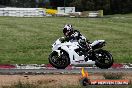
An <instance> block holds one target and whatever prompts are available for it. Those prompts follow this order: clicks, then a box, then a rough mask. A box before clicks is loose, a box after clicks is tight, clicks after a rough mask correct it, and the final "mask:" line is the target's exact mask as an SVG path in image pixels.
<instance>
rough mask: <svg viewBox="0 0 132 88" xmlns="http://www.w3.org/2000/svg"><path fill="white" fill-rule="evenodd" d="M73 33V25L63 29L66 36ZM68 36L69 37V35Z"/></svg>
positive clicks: (67, 25)
mask: <svg viewBox="0 0 132 88" xmlns="http://www.w3.org/2000/svg"><path fill="white" fill-rule="evenodd" d="M72 31H73V28H72V25H70V24H66V25H65V26H64V28H63V33H64V35H65V34H66V33H67V32H68V33H69V34H70V33H71V32H72ZM69 34H68V35H69Z"/></svg>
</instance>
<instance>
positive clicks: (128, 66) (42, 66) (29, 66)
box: [0, 63, 132, 70]
mask: <svg viewBox="0 0 132 88" xmlns="http://www.w3.org/2000/svg"><path fill="white" fill-rule="evenodd" d="M80 68H81V67H75V66H71V65H69V66H68V67H67V68H66V69H69V70H70V69H80ZM84 68H91V69H98V67H96V65H89V66H88V67H84ZM111 68H112V69H131V68H132V64H131V63H114V64H113V65H112V67H111ZM0 69H56V68H54V67H53V66H52V65H50V64H40V65H39V64H1V65H0Z"/></svg>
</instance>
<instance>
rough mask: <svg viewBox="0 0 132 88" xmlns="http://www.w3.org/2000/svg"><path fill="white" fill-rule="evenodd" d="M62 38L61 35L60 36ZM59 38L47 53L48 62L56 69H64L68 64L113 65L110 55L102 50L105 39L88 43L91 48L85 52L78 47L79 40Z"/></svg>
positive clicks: (106, 66)
mask: <svg viewBox="0 0 132 88" xmlns="http://www.w3.org/2000/svg"><path fill="white" fill-rule="evenodd" d="M62 38H63V37H62ZM62 38H59V39H57V40H56V41H55V43H54V44H53V45H52V52H51V54H50V55H49V63H50V64H51V65H52V66H53V67H55V68H57V69H65V68H66V67H67V66H68V65H74V66H83V67H84V66H88V65H89V64H95V65H96V66H97V67H99V68H102V69H107V68H110V67H111V66H112V65H113V62H114V60H113V57H112V55H111V54H110V53H109V52H108V51H106V50H103V49H102V47H103V46H104V45H105V40H95V41H94V42H93V43H90V44H89V46H90V47H91V49H90V50H89V51H87V52H85V51H84V50H83V49H81V48H80V44H79V42H64V43H62V42H61V39H62Z"/></svg>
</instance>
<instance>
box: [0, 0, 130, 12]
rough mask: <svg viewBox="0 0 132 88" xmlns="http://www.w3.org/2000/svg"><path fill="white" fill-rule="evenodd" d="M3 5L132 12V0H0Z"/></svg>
mask: <svg viewBox="0 0 132 88" xmlns="http://www.w3.org/2000/svg"><path fill="white" fill-rule="evenodd" d="M0 4H1V5H7V6H13V7H25V8H35V7H40V8H53V9H56V8H57V7H58V6H64V7H69V6H70V7H76V11H90V10H91V11H93V10H94V11H95V10H104V13H105V14H119V13H121V14H123V13H131V12H132V0H0Z"/></svg>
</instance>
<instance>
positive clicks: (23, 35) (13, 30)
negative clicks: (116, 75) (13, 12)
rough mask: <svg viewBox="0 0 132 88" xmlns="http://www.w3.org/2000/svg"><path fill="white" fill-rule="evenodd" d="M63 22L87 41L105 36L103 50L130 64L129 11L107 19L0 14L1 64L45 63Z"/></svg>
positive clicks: (131, 20) (131, 34)
mask: <svg viewBox="0 0 132 88" xmlns="http://www.w3.org/2000/svg"><path fill="white" fill-rule="evenodd" d="M124 17H125V18H124ZM66 23H69V24H72V25H73V26H74V28H75V29H78V30H79V31H81V32H82V34H83V35H84V36H86V37H87V38H88V39H89V40H90V41H93V40H96V39H105V40H106V42H107V45H106V46H105V49H107V50H108V51H110V52H111V53H112V54H113V57H114V60H115V62H118V63H119V62H123V63H125V62H131V63H132V14H128V15H114V16H110V18H67V17H66V18H64V17H51V18H46V17H44V18H15V17H0V64H16V63H17V64H20V63H24V64H33V63H37V64H42V63H48V55H49V54H50V52H51V44H52V43H53V42H54V41H55V40H56V39H57V38H59V37H61V36H63V34H62V28H63V26H64V24H66Z"/></svg>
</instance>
